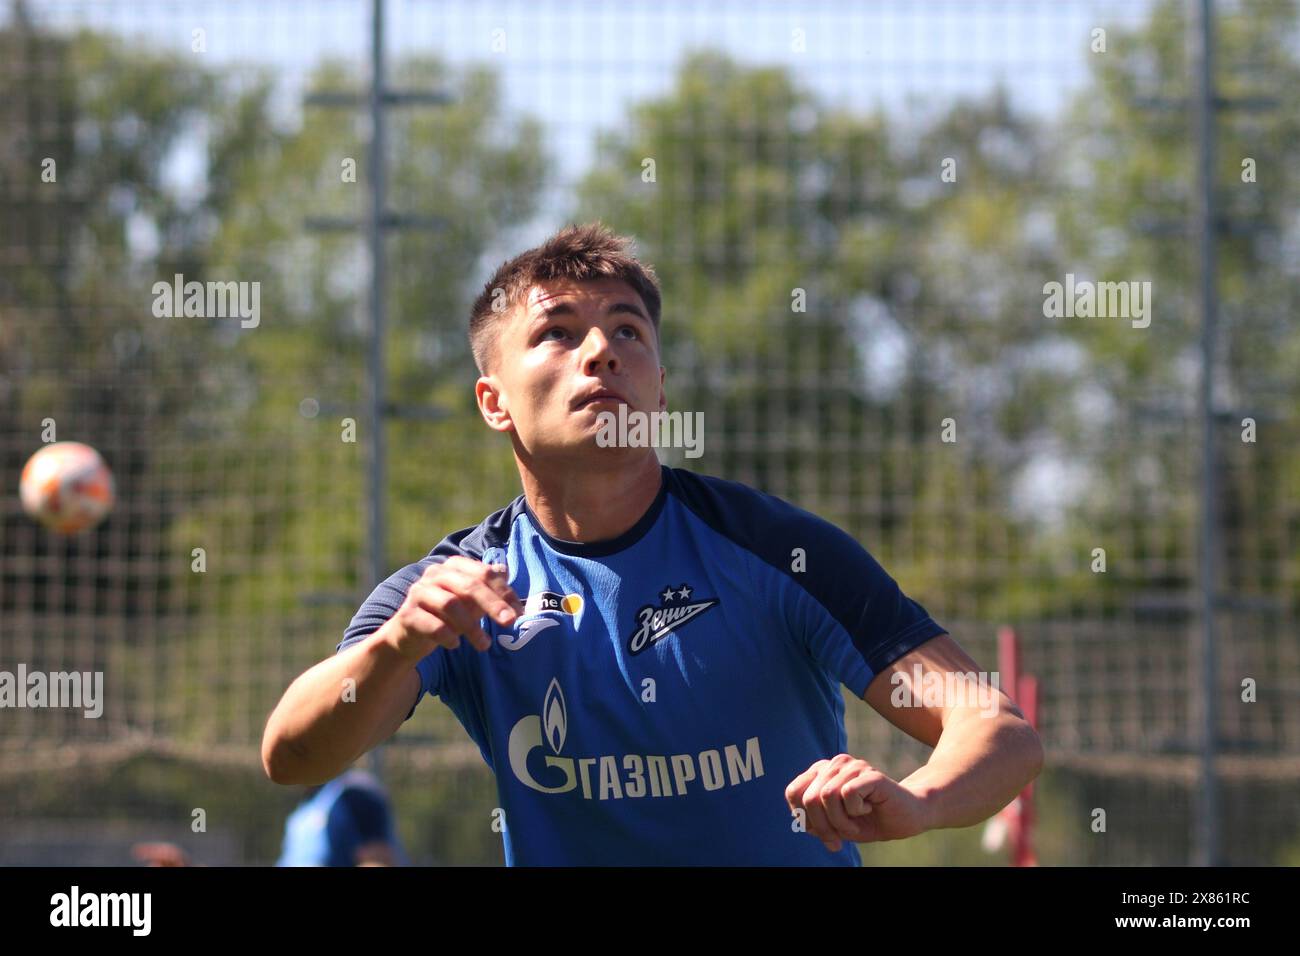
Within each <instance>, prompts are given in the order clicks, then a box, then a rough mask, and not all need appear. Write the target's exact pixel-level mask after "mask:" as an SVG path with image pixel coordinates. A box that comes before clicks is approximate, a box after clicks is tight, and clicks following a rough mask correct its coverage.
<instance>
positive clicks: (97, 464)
mask: <svg viewBox="0 0 1300 956" xmlns="http://www.w3.org/2000/svg"><path fill="white" fill-rule="evenodd" d="M19 497H21V498H22V502H23V510H24V511H26V512H27V513H28V514H29V515H31V516H32V517H33V518H35V519H36V520H37V521H39V522H40V523H41V524H43V525H45V526H46V527H47V528H49V529H50V530H51V531H55V532H57V533H59V534H75V533H76V532H78V531H84V530H85V529H87V528H91V527H94V526H95V525H97V524H99V522H101V521H102V520H104V516H105V515H107V514H108V513H109V511H111V510H112V509H113V500H114V488H113V473H112V472H111V471H109V470H108V465H106V464H104V459H103V458H101V457H100V455H99V452H97V451H95V449H93V448H91V447H90V446H89V445H83V444H82V443H81V442H76V441H61V442H55V443H54V444H52V445H46V446H45V447H44V448H42V449H41V450H40V451H38V452H37V453H36V454H34V455H32V457H31V458H29V459H28V460H27V464H26V465H24V466H23V477H22V482H21V484H20V486H19Z"/></svg>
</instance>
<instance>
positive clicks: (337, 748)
mask: <svg viewBox="0 0 1300 956" xmlns="http://www.w3.org/2000/svg"><path fill="white" fill-rule="evenodd" d="M389 623H390V624H391V622H389ZM391 630H392V628H390V627H389V624H385V625H384V626H382V627H380V629H379V630H378V631H376V632H375V633H374V634H372V635H371V636H370V637H368V638H366V639H365V640H364V641H360V642H359V643H357V644H354V645H353V646H351V647H349V648H346V649H345V650H343V651H341V652H339V653H338V654H336V655H334V656H333V657H330V658H327V659H326V660H323V661H321V662H320V663H319V664H316V665H314V666H312V667H311V668H309V669H308V670H307V671H305V672H304V673H303V674H302V675H300V676H299V677H298V678H297V679H296V680H295V681H294V682H293V683H292V684H290V685H289V689H288V690H286V691H285V692H284V697H282V698H281V700H280V703H279V704H278V705H276V708H275V710H274V711H272V712H271V716H270V718H269V719H268V720H267V723H266V731H265V733H264V734H263V736H262V766H263V767H264V768H265V770H266V774H267V776H268V777H270V778H271V779H272V780H273V781H275V782H276V783H283V784H309V785H310V784H320V783H325V782H326V781H327V780H332V779H333V778H334V777H336V776H338V775H339V774H340V773H342V772H343V771H344V770H346V769H347V767H348V766H349V765H350V764H351V763H352V762H353V761H354V760H356V759H357V758H358V757H360V756H361V755H362V754H364V753H366V752H367V751H368V750H370V749H371V748H372V747H374V746H376V745H377V744H379V743H382V742H383V741H385V740H387V739H388V738H389V737H391V736H392V735H393V734H394V733H395V732H396V731H397V729H398V728H399V727H400V726H401V725H402V721H403V720H404V719H405V718H406V715H407V714H408V713H410V710H411V708H412V707H413V706H414V705H415V701H416V697H417V695H418V694H419V692H420V675H419V673H418V672H417V670H416V669H415V662H414V661H412V660H410V659H409V658H406V657H404V656H403V655H402V654H401V653H400V652H398V651H397V650H396V649H395V648H394V647H393V645H392V644H391V642H390V640H389V635H390V633H391ZM349 680H351V681H355V686H353V685H351V684H349V683H348V682H349Z"/></svg>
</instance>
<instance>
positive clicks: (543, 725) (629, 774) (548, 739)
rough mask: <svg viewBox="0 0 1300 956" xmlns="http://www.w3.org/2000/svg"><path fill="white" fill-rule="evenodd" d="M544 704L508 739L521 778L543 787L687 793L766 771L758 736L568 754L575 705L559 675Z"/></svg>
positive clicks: (586, 795)
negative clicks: (664, 749)
mask: <svg viewBox="0 0 1300 956" xmlns="http://www.w3.org/2000/svg"><path fill="white" fill-rule="evenodd" d="M541 710H542V712H541V714H525V715H524V716H523V717H520V718H519V720H518V721H516V723H515V725H514V727H512V728H511V729H510V738H509V740H508V742H507V745H506V750H507V753H508V756H509V760H510V769H511V770H512V771H514V774H515V777H516V779H518V780H519V782H520V783H522V784H523V785H524V786H526V787H528V788H529V789H531V790H536V791H538V792H539V793H568V792H569V791H570V790H576V789H577V788H578V786H579V784H581V787H582V797H583V799H584V800H611V799H613V800H621V799H623V798H624V797H632V798H636V797H684V796H686V795H687V794H688V793H690V792H694V791H696V790H698V789H699V788H701V787H702V788H703V789H704V790H706V791H707V790H718V789H720V788H722V787H728V786H730V787H735V786H739V785H740V784H743V783H748V782H749V781H751V780H755V779H757V778H758V777H761V776H763V751H762V748H761V746H760V745H759V740H758V738H757V737H749V738H747V739H746V740H745V742H744V743H743V744H727V745H726V746H725V747H721V748H709V749H707V750H701V751H699V752H698V753H680V754H599V755H596V756H591V757H576V758H575V757H562V756H560V752H561V751H562V750H563V749H564V741H565V738H566V737H567V736H568V733H569V708H568V704H566V703H565V700H564V691H563V690H561V689H560V681H559V679H558V678H554V677H553V678H551V682H550V684H548V685H547V687H546V693H545V694H544V695H543V696H542V708H541ZM548 750H549V751H550V752H549V753H547V751H548ZM534 751H540V753H537V754H535V753H534ZM530 756H532V757H533V761H534V764H533V765H534V766H537V763H536V761H537V760H538V758H540V759H541V761H542V764H543V765H544V766H545V768H546V769H545V770H540V769H539V770H538V772H537V776H536V777H534V776H533V772H532V771H531V770H530V769H529V767H528V758H529V757H530ZM538 777H540V778H541V779H538ZM557 777H559V779H558V780H557V779H556V778H557ZM692 785H693V786H692Z"/></svg>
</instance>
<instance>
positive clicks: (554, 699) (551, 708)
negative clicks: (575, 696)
mask: <svg viewBox="0 0 1300 956" xmlns="http://www.w3.org/2000/svg"><path fill="white" fill-rule="evenodd" d="M542 713H543V714H545V715H546V742H547V743H548V744H550V745H551V750H552V752H554V753H555V754H559V752H560V751H561V750H562V749H563V748H564V735H565V734H566V733H568V730H569V711H568V708H567V707H565V706H564V691H562V690H560V682H559V680H558V679H557V678H554V677H552V678H551V684H550V686H549V687H547V688H546V697H545V698H544V699H543V701H542Z"/></svg>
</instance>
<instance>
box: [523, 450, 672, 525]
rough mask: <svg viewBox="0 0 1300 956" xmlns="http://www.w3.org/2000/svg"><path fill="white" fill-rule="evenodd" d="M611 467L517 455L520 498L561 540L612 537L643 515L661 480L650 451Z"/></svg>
mask: <svg viewBox="0 0 1300 956" xmlns="http://www.w3.org/2000/svg"><path fill="white" fill-rule="evenodd" d="M648 451H649V454H647V455H646V456H645V457H644V458H640V459H638V460H635V461H633V462H629V463H627V464H625V465H623V464H620V465H619V466H618V467H612V468H605V469H602V468H594V467H592V468H587V467H574V465H573V463H571V462H565V463H562V464H550V465H546V466H539V465H538V463H537V462H536V461H531V462H529V461H524V460H521V459H520V458H519V457H518V456H516V458H515V461H516V463H517V464H518V465H519V477H520V479H521V481H522V482H523V486H524V497H525V498H526V499H527V500H528V507H529V508H531V509H532V512H533V514H534V515H535V516H536V518H537V521H538V522H539V523H540V524H541V526H542V530H543V531H545V532H546V533H547V534H549V535H550V536H551V537H553V538H559V539H561V540H562V541H581V542H584V543H586V542H595V541H608V540H610V539H611V538H617V537H618V536H619V535H621V534H623V533H624V532H625V531H627V530H629V529H630V528H631V527H632V526H633V525H635V524H636V523H637V522H638V521H640V520H641V518H642V517H644V515H645V513H646V511H648V510H649V508H650V506H651V505H652V504H654V500H655V498H656V497H657V496H658V494H659V489H660V486H661V485H662V484H663V468H662V466H661V465H660V464H659V459H658V458H657V457H656V456H655V454H654V452H653V450H649V449H648Z"/></svg>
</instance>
